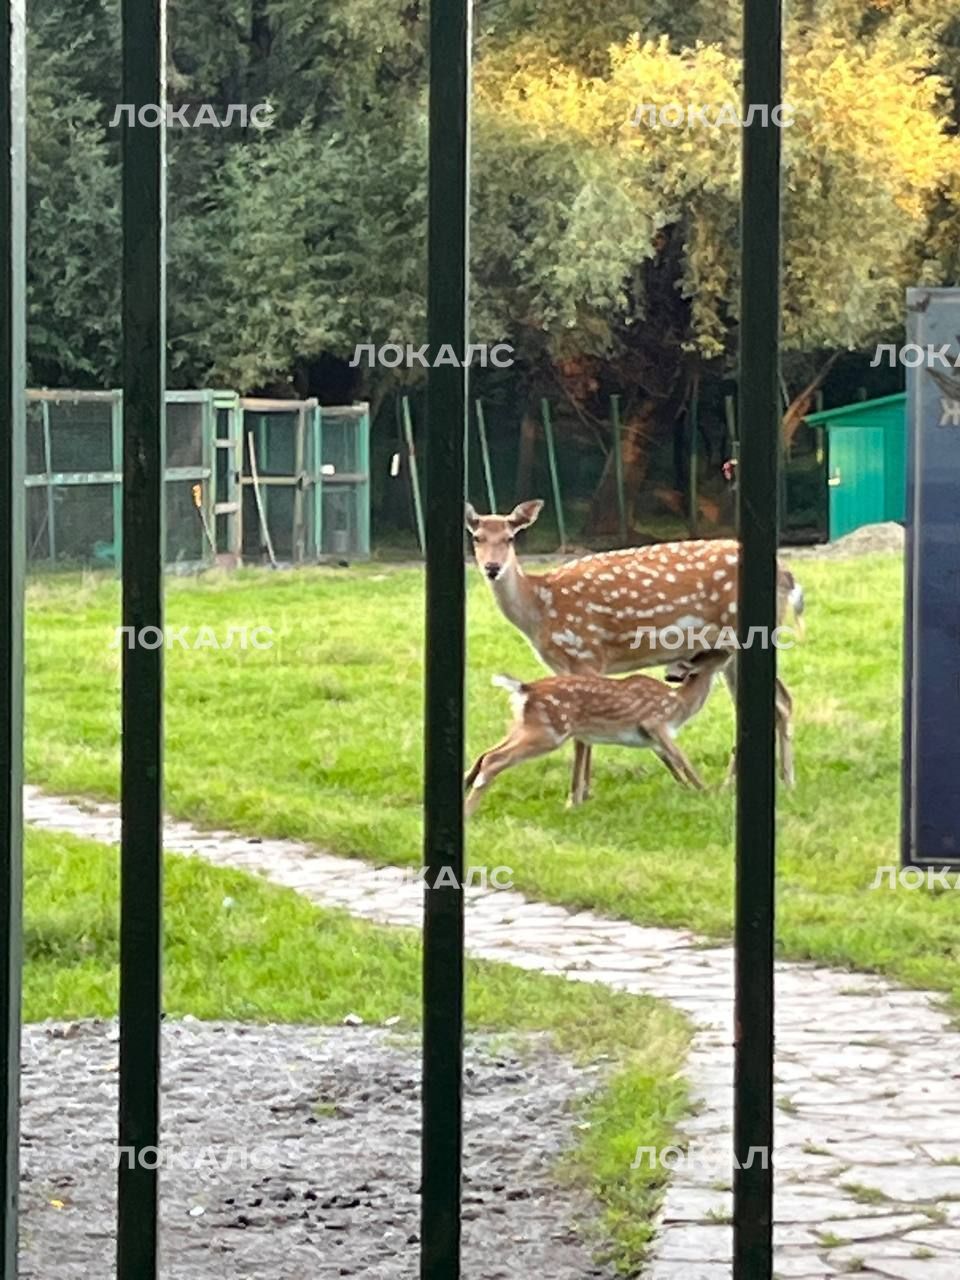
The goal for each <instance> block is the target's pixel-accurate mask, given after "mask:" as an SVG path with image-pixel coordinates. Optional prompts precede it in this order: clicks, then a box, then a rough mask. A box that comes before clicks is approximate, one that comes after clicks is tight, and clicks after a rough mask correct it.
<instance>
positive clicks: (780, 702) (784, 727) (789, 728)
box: [723, 661, 795, 787]
mask: <svg viewBox="0 0 960 1280" xmlns="http://www.w3.org/2000/svg"><path fill="white" fill-rule="evenodd" d="M723 678H724V680H726V682H727V688H728V689H729V690H730V696H731V697H732V698H733V701H734V705H736V701H737V664H736V661H732V662H728V663H727V665H726V666H725V667H724V668H723ZM774 698H775V704H774V706H775V711H776V723H777V746H778V748H779V755H780V777H781V778H782V779H783V781H784V783H785V784H786V785H787V786H788V787H792V786H793V785H794V782H795V776H794V769H793V722H792V716H793V699H792V698H791V696H790V694H789V692H788V690H787V686H786V685H785V684H784V683H783V681H782V680H781V679H780V677H779V676H777V678H776V686H775V691H774ZM736 772H737V748H736V746H734V748H733V750H732V751H731V753H730V764H729V766H728V768H727V776H726V778H725V779H724V786H728V785H729V784H730V783H731V782H732V781H733V779H734V777H735V776H736Z"/></svg>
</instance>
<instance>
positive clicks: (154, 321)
mask: <svg viewBox="0 0 960 1280" xmlns="http://www.w3.org/2000/svg"><path fill="white" fill-rule="evenodd" d="M164 10H165V0H123V4H122V29H123V95H122V96H123V102H124V103H125V104H126V103H129V104H132V109H133V111H134V112H135V113H137V112H139V109H140V108H141V107H142V106H150V105H154V106H159V108H160V109H161V111H162V110H163V108H164V102H165V96H164V44H165V40H164V24H165V12H164ZM121 155H122V160H123V176H122V193H123V196H122V199H123V212H122V218H123V304H122V305H123V311H122V316H123V625H124V626H125V627H127V628H130V630H128V631H126V632H125V635H126V640H127V644H126V646H125V648H124V651H123V709H122V726H123V754H122V763H121V782H120V797H121V809H122V826H121V836H120V872H121V887H120V1116H119V1121H120V1124H119V1145H120V1171H119V1182H118V1205H117V1280H154V1277H156V1275H157V1182H158V1176H157V1169H156V1168H155V1167H147V1165H148V1164H149V1165H155V1164H156V1161H155V1159H154V1158H153V1156H152V1153H151V1156H150V1158H149V1160H148V1161H146V1162H144V1161H143V1160H142V1159H141V1153H142V1152H143V1151H144V1149H145V1148H150V1147H157V1146H158V1145H159V1119H160V1105H159V1103H160V1099H159V1092H160V1090H159V1086H160V1013H161V1000H162V996H161V949H162V892H163V863H162V842H163V657H162V654H163V645H162V642H161V643H157V641H158V639H160V640H162V633H163V465H164V457H163V437H164V429H163V428H164V417H165V408H164V213H163V206H164V186H165V183H164V163H165V160H164V130H163V126H162V125H158V126H155V127H152V128H149V127H144V126H143V125H142V124H139V123H138V124H135V125H131V124H130V123H127V124H125V125H124V126H123V132H122V137H121ZM144 628H146V629H147V634H144ZM134 637H136V642H135V643H133V644H132V645H131V643H130V642H131V640H132V639H133V638H134ZM144 640H146V641H147V643H146V644H145V643H143V641H144Z"/></svg>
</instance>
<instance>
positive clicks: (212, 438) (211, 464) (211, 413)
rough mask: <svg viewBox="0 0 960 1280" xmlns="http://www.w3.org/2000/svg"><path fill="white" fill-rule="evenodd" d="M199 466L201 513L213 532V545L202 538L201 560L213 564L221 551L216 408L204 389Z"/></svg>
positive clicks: (212, 396) (211, 397)
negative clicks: (202, 473)
mask: <svg viewBox="0 0 960 1280" xmlns="http://www.w3.org/2000/svg"><path fill="white" fill-rule="evenodd" d="M201 406H202V407H201V414H200V421H201V431H202V432H203V435H202V437H201V466H202V468H203V470H204V471H206V473H207V483H206V485H205V486H204V488H203V513H204V515H205V516H206V520H207V527H208V528H209V529H210V531H211V533H212V534H213V546H212V547H211V546H210V545H209V544H208V543H207V540H206V538H204V540H203V553H202V555H203V562H204V563H205V564H215V563H216V558H217V552H218V551H223V550H224V548H223V547H221V546H220V543H219V540H218V538H217V501H218V499H219V494H218V493H217V446H216V439H217V409H216V405H215V404H214V393H213V392H212V391H204V392H203V393H202V400H201Z"/></svg>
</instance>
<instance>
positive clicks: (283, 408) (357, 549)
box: [240, 400, 370, 563]
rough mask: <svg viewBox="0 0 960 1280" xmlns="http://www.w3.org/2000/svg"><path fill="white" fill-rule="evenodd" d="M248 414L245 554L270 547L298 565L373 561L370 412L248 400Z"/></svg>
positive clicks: (357, 408) (360, 408) (359, 407)
mask: <svg viewBox="0 0 960 1280" xmlns="http://www.w3.org/2000/svg"><path fill="white" fill-rule="evenodd" d="M240 411H241V414H242V417H243V455H244V467H243V473H244V474H243V481H242V483H243V487H244V496H243V507H242V512H243V554H244V556H246V557H250V558H262V557H263V555H264V554H268V555H269V550H270V549H272V551H273V554H274V556H275V558H276V559H277V560H289V561H292V562H294V563H298V562H300V561H303V560H309V559H321V558H325V557H332V558H336V559H343V558H355V557H358V556H359V557H365V556H368V555H369V554H370V418H369V412H368V408H367V406H366V405H365V404H361V405H350V406H343V407H341V406H335V407H330V406H324V405H318V404H317V402H316V400H302V401H275V400H272V401H261V400H242V401H241V402H240ZM268 535H269V538H268ZM268 541H269V549H268Z"/></svg>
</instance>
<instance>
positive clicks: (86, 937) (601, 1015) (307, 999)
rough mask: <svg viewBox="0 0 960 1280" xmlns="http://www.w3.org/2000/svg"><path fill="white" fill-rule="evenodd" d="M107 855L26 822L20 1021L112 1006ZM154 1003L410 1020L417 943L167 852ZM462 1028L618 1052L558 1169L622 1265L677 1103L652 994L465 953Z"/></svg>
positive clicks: (680, 1029)
mask: <svg viewBox="0 0 960 1280" xmlns="http://www.w3.org/2000/svg"><path fill="white" fill-rule="evenodd" d="M117 893H118V857H117V853H116V850H113V849H107V848H104V847H103V846H101V845H97V844H94V843H92V842H90V841H85V840H78V839H74V838H71V837H68V836H64V835H59V834H54V833H50V832H43V831H29V832H28V838H27V857H26V880H25V899H26V923H25V938H24V944H25V952H26V965H25V970H24V1008H25V1015H26V1018H27V1020H34V1019H43V1018H71V1019H72V1018H82V1017H93V1016H101V1017H109V1016H111V1015H113V1014H115V1012H116V1004H117V948H118V917H117ZM165 902H166V920H165V942H166V949H165V956H164V969H165V972H164V993H165V1007H166V1010H167V1013H168V1015H170V1016H171V1017H182V1016H183V1015H184V1014H193V1015H194V1016H195V1017H199V1018H217V1019H238V1020H243V1021H247V1022H257V1021H288V1022H303V1023H339V1022H341V1021H342V1019H343V1018H344V1017H345V1015H346V1014H348V1013H357V1014H359V1015H360V1016H361V1017H362V1018H363V1019H364V1021H365V1022H367V1023H371V1024H377V1023H383V1022H384V1021H385V1020H386V1019H387V1018H390V1017H399V1018H400V1020H401V1021H400V1024H399V1028H398V1029H404V1028H406V1029H413V1028H415V1027H417V1026H418V1025H419V1022H420V963H421V957H420V944H419V938H418V935H417V934H416V933H415V932H414V931H407V930H397V929H386V928H378V927H376V926H374V925H371V924H367V923H365V922H362V921H357V920H353V919H351V918H350V917H349V916H347V915H346V914H344V913H343V912H335V911H324V910H320V909H318V908H317V907H315V906H313V905H312V904H311V903H310V902H308V901H307V900H306V899H305V898H303V897H301V896H300V895H298V894H297V893H295V892H293V890H289V889H281V888H278V887H276V886H273V885H270V884H268V883H266V882H265V881H264V880H262V879H261V878H259V877H257V876H252V875H249V874H246V873H245V872H240V871H229V870H225V869H223V868H220V867H214V866H211V865H210V864H208V863H206V862H203V861H202V860H200V859H199V858H186V857H178V856H176V855H173V854H169V855H167V859H166V879H165ZM467 1020H468V1024H469V1026H470V1027H471V1028H473V1029H477V1030H484V1031H497V1032H503V1033H507V1034H508V1035H509V1034H510V1033H515V1032H527V1031H545V1032H547V1033H549V1034H550V1036H551V1037H552V1039H553V1041H554V1043H555V1045H556V1047H557V1049H558V1050H560V1051H562V1052H564V1053H568V1054H570V1055H571V1056H574V1057H576V1058H578V1059H579V1060H581V1061H592V1060H596V1059H598V1058H600V1057H601V1055H609V1057H610V1058H611V1059H612V1060H613V1062H614V1063H616V1064H617V1065H616V1067H615V1069H614V1070H613V1072H612V1074H611V1075H610V1078H609V1079H608V1080H607V1082H606V1084H605V1086H604V1087H603V1088H602V1089H601V1090H600V1091H599V1092H597V1093H596V1094H595V1095H594V1096H593V1097H592V1099H591V1100H590V1101H589V1102H588V1103H587V1104H586V1106H585V1114H584V1116H583V1117H582V1122H583V1123H587V1122H589V1127H587V1128H585V1129H584V1131H583V1136H582V1139H581V1142H580V1145H579V1147H578V1149H577V1150H576V1151H575V1152H574V1153H573V1155H572V1156H571V1157H570V1158H569V1160H568V1161H567V1162H566V1164H565V1167H564V1169H563V1170H561V1171H560V1173H561V1175H562V1176H566V1177H571V1178H573V1179H575V1180H576V1181H577V1182H578V1183H579V1184H581V1185H585V1186H589V1187H591V1188H592V1189H593V1191H594V1192H595V1193H596V1194H597V1195H598V1197H599V1198H600V1200H601V1202H602V1203H603V1205H604V1211H605V1219H606V1227H607V1230H608V1231H609V1232H610V1233H611V1234H612V1236H613V1238H614V1240H615V1248H616V1252H615V1255H614V1256H615V1258H616V1259H617V1260H618V1262H619V1263H620V1264H621V1265H622V1266H624V1267H625V1268H631V1267H635V1266H636V1264H637V1263H638V1261H639V1260H640V1257H641V1256H642V1253H643V1249H644V1246H645V1244H646V1242H647V1240H648V1239H649V1234H650V1221H651V1217H652V1211H653V1208H654V1206H655V1202H656V1199H657V1195H658V1190H659V1187H660V1185H661V1184H662V1180H663V1178H664V1176H665V1175H664V1171H663V1170H662V1169H659V1170H657V1171H656V1172H655V1173H650V1172H647V1171H646V1170H641V1169H636V1170H631V1169H630V1163H631V1161H632V1159H633V1155H634V1152H635V1150H636V1148H637V1146H644V1145H651V1144H652V1145H653V1146H655V1147H657V1148H662V1147H664V1146H667V1145H669V1144H670V1141H671V1139H672V1136H673V1126H674V1124H675V1122H676V1120H677V1119H678V1118H679V1116H680V1115H681V1114H682V1112H683V1110H684V1107H685V1098H686V1095H685V1089H684V1086H683V1083H682V1080H681V1078H680V1075H679V1073H680V1070H681V1067H682V1063H683V1056H684V1052H685V1049H686V1046H687V1040H688V1033H687V1029H686V1026H685V1024H684V1021H683V1019H682V1018H681V1017H680V1016H679V1015H678V1014H677V1013H675V1012H674V1011H673V1010H672V1009H670V1008H669V1007H668V1006H666V1005H664V1004H661V1003H659V1002H657V1001H654V1000H649V999H645V998H640V997H634V996H627V995H624V994H621V993H616V992H613V991H609V990H607V989H605V988H603V987H599V986H597V985H595V984H587V983H578V982H569V981H567V980H566V979H563V978H554V977H547V976H545V975H542V974H536V973H527V972H525V971H523V970H520V969H515V968H512V967H511V966H509V965H501V964H491V963H486V962H480V961H478V962H470V963H469V964H468V971H467Z"/></svg>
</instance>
